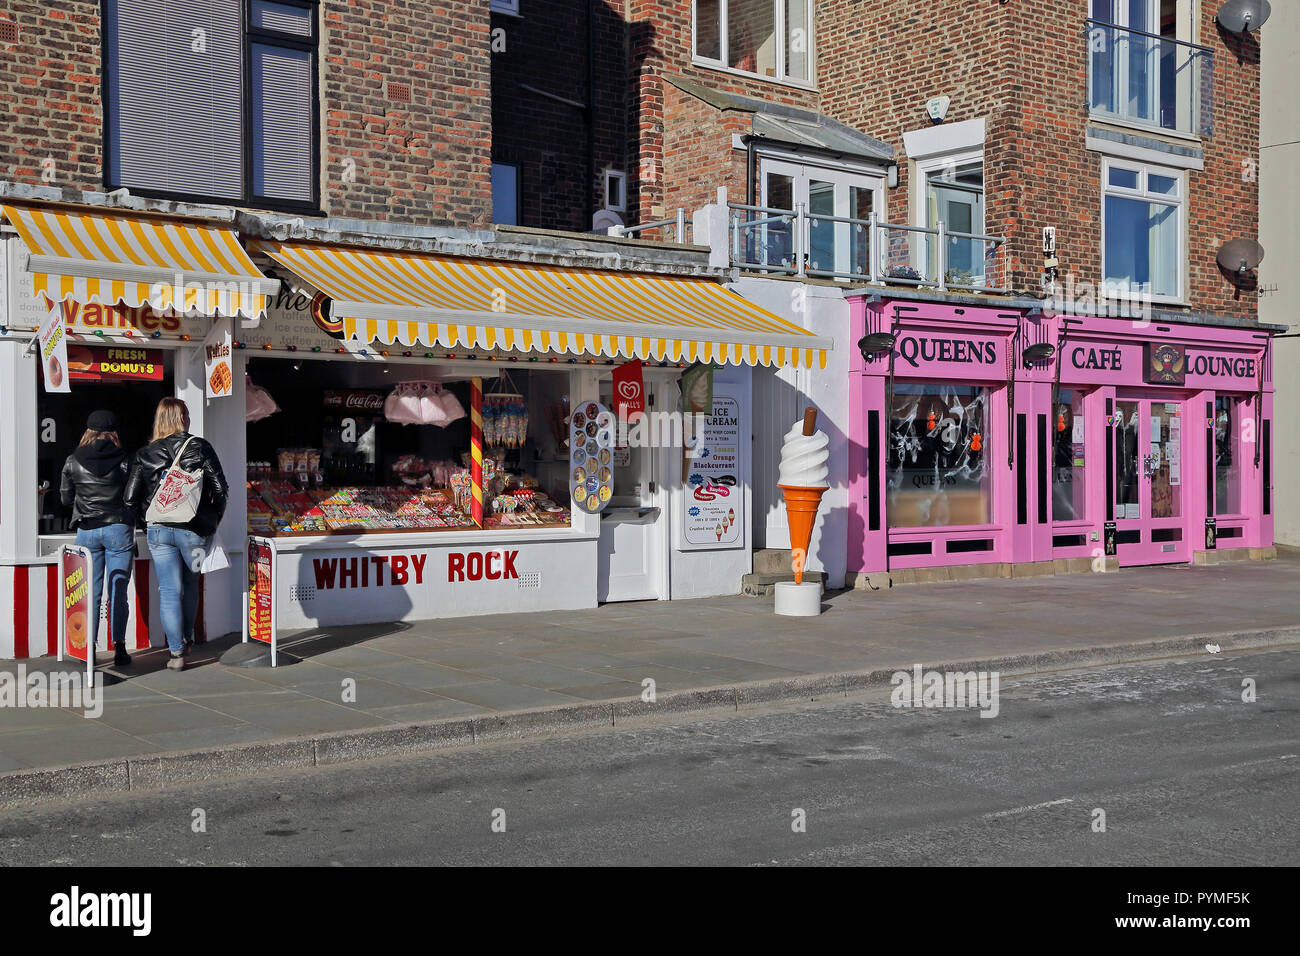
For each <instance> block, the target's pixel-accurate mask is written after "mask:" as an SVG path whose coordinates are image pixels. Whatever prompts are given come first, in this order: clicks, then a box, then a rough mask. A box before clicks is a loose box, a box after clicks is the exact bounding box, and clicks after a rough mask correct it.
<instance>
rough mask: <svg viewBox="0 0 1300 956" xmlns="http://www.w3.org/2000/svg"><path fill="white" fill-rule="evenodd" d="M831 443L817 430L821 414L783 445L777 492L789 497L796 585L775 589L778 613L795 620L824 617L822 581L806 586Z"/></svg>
mask: <svg viewBox="0 0 1300 956" xmlns="http://www.w3.org/2000/svg"><path fill="white" fill-rule="evenodd" d="M829 461H830V439H829V438H827V437H826V433H825V432H823V431H818V430H817V409H815V408H809V409H806V410H805V411H804V413H803V421H801V422H795V423H794V425H793V426H792V427H791V428H790V430H789V431H788V432H786V435H785V441H784V442H783V443H782V445H781V469H780V472H779V474H778V476H777V487H779V488H780V489H781V493H782V495H784V496H785V514H786V520H787V521H788V522H789V523H790V552H791V565H792V567H793V570H794V582H793V583H791V582H789V581H783V582H778V583H777V585H776V613H777V614H785V615H789V616H792V617H813V616H816V615H817V614H820V613H821V594H822V586H821V581H820V580H818V581H813V582H809V583H807V584H805V583H804V580H803V570H804V565H805V564H806V563H807V561H808V548H809V546H810V545H811V544H812V533H813V525H814V524H816V523H817V509H818V508H820V507H821V503H822V495H824V494H826V491H827V489H828V488H829V487H830V484H829V482H828V480H827V479H828V478H829V477H830V469H829V467H828V462H829Z"/></svg>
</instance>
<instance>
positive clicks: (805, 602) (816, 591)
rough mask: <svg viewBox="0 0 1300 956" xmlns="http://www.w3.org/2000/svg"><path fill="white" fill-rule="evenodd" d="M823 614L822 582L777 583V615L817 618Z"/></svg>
mask: <svg viewBox="0 0 1300 956" xmlns="http://www.w3.org/2000/svg"><path fill="white" fill-rule="evenodd" d="M821 612H822V586H821V582H820V581H805V582H804V583H803V584H795V583H794V582H793V581H778V582H777V583H776V613H777V614H784V615H785V616H786V617H816V616H817V615H818V614H820V613H821Z"/></svg>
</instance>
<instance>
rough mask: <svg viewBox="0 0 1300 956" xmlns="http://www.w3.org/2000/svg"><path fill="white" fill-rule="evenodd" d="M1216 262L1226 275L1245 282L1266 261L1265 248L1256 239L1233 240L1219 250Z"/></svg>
mask: <svg viewBox="0 0 1300 956" xmlns="http://www.w3.org/2000/svg"><path fill="white" fill-rule="evenodd" d="M1215 261H1217V262H1218V263H1219V268H1220V269H1222V270H1223V271H1224V272H1225V273H1227V274H1228V275H1230V276H1234V277H1236V279H1237V280H1238V281H1245V280H1247V279H1249V278H1250V273H1251V272H1252V271H1253V270H1255V269H1257V268H1259V264H1260V263H1261V262H1263V261H1264V247H1263V246H1261V245H1260V244H1259V243H1258V242H1256V241H1255V240H1254V239H1233V240H1232V241H1231V242H1225V243H1224V244H1223V245H1222V246H1221V247H1220V248H1219V254H1218V255H1217V256H1215Z"/></svg>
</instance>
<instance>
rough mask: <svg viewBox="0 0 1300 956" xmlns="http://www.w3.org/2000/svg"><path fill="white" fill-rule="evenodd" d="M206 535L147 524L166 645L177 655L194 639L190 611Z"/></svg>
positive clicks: (193, 608)
mask: <svg viewBox="0 0 1300 956" xmlns="http://www.w3.org/2000/svg"><path fill="white" fill-rule="evenodd" d="M210 540H211V539H210V538H201V537H199V536H198V535H197V534H195V533H194V532H193V531H187V530H186V529H184V528H168V527H166V526H164V525H159V524H151V525H149V553H150V554H152V555H153V567H154V571H155V572H156V573H157V575H158V611H159V613H160V614H161V616H162V625H163V631H164V633H166V635H167V647H168V649H169V650H170V651H171V652H172V653H173V654H179V653H180V652H181V651H182V650H184V648H185V645H186V644H189V643H191V642H192V641H193V640H194V613H195V611H197V610H198V607H199V567H200V565H202V563H203V559H204V557H206V556H207V553H208V542H209V541H210Z"/></svg>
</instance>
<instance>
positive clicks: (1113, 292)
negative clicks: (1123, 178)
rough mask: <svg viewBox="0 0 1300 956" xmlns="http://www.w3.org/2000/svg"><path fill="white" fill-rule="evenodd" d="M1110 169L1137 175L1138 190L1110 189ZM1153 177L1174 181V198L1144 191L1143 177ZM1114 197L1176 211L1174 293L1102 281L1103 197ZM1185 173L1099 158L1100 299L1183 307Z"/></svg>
mask: <svg viewBox="0 0 1300 956" xmlns="http://www.w3.org/2000/svg"><path fill="white" fill-rule="evenodd" d="M1111 169H1124V170H1128V171H1130V172H1136V173H1137V174H1138V186H1137V188H1136V189H1128V188H1125V187H1123V186H1112V185H1110V171H1111ZM1152 173H1154V174H1155V175H1157V176H1165V177H1168V178H1170V179H1172V180H1174V181H1175V182H1176V183H1177V184H1178V194H1177V196H1173V197H1171V196H1170V195H1169V194H1168V193H1157V192H1152V191H1151V190H1149V189H1148V188H1147V177H1148V176H1150V175H1151V174H1152ZM1108 196H1116V197H1119V198H1122V199H1137V200H1140V201H1143V202H1156V203H1160V204H1161V205H1165V206H1177V207H1178V248H1177V249H1176V251H1175V253H1174V261H1175V263H1176V264H1177V265H1176V268H1175V270H1174V274H1175V275H1176V276H1177V277H1178V289H1177V292H1176V293H1175V294H1173V295H1156V294H1155V293H1151V292H1145V293H1144V292H1137V293H1135V292H1133V291H1132V290H1125V289H1120V288H1117V287H1115V286H1113V285H1111V283H1110V281H1109V280H1108V279H1107V278H1106V197H1108ZM1187 207H1188V202H1187V170H1185V169H1177V168H1174V167H1171V166H1160V165H1156V164H1154V163H1144V162H1140V161H1138V160H1129V159H1112V158H1111V157H1109V156H1103V157H1102V160H1101V217H1100V219H1101V236H1100V238H1099V240H1098V247H1099V251H1100V253H1101V256H1100V259H1099V265H1100V271H1099V275H1100V279H1101V281H1100V282H1098V283H1097V286H1098V288H1099V289H1100V290H1101V294H1102V296H1103V297H1105V298H1107V299H1125V300H1129V301H1131V300H1133V299H1135V298H1136V299H1138V300H1139V301H1143V302H1153V303H1159V304H1162V305H1187V304H1188V303H1187Z"/></svg>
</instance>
